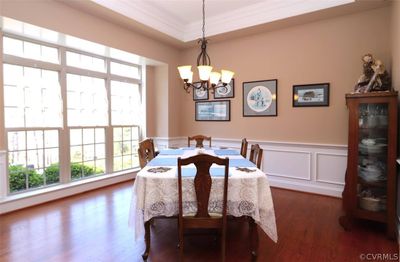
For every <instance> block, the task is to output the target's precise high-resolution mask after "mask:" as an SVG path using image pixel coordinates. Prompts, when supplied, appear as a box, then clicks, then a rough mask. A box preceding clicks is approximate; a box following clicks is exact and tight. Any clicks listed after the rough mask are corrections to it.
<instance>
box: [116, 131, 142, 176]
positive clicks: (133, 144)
mask: <svg viewBox="0 0 400 262" xmlns="http://www.w3.org/2000/svg"><path fill="white" fill-rule="evenodd" d="M113 130H114V166H113V168H114V171H119V170H124V169H129V168H133V167H138V166H139V160H138V156H137V148H138V140H136V139H133V138H136V137H137V136H138V134H134V133H133V132H136V133H138V128H137V127H114V129H113Z"/></svg>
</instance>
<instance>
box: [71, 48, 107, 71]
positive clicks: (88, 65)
mask: <svg viewBox="0 0 400 262" xmlns="http://www.w3.org/2000/svg"><path fill="white" fill-rule="evenodd" d="M67 65H69V66H74V67H79V68H83V69H89V70H93V71H98V72H105V71H106V67H105V61H104V59H100V58H96V57H93V56H88V55H82V54H79V53H74V52H67Z"/></svg>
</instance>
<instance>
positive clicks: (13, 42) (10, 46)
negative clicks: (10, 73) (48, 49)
mask: <svg viewBox="0 0 400 262" xmlns="http://www.w3.org/2000/svg"><path fill="white" fill-rule="evenodd" d="M23 46H24V43H23V42H22V41H21V40H18V39H13V38H9V37H3V52H4V54H8V55H15V56H20V57H21V56H23V54H24V48H23Z"/></svg>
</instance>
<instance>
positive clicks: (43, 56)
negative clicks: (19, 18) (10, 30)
mask: <svg viewBox="0 0 400 262" xmlns="http://www.w3.org/2000/svg"><path fill="white" fill-rule="evenodd" d="M3 39H4V41H3V50H4V51H3V52H4V53H5V54H8V55H14V56H19V57H24V58H28V59H33V60H39V61H44V62H50V63H57V64H58V63H60V61H59V57H58V49H57V48H55V47H50V46H45V45H40V44H36V43H32V42H29V41H23V40H19V39H14V38H10V37H6V36H5V37H3Z"/></svg>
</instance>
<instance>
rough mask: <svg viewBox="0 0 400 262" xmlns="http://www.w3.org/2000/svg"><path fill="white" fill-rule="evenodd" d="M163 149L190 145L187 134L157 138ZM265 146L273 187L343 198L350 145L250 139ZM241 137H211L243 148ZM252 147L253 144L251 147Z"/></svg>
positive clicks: (216, 143) (217, 142) (215, 141)
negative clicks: (348, 146) (185, 135)
mask: <svg viewBox="0 0 400 262" xmlns="http://www.w3.org/2000/svg"><path fill="white" fill-rule="evenodd" d="M154 140H155V142H156V144H157V145H158V147H159V148H160V149H163V148H167V147H171V146H174V147H182V146H186V145H187V137H173V138H166V137H162V138H157V137H156V138H154ZM248 141H249V144H259V145H260V146H261V148H263V149H264V157H263V162H262V165H261V169H262V170H263V171H264V172H265V173H266V174H268V177H269V181H270V184H271V186H275V187H281V188H286V189H291V190H298V191H303V192H309V193H316V194H321V195H328V196H334V197H341V196H342V191H343V188H344V176H345V172H346V166H347V145H331V144H312V143H293V142H275V141H263V140H248ZM240 143H241V139H226V138H212V145H213V146H217V147H218V146H224V147H229V148H236V149H239V148H240ZM249 150H250V146H249Z"/></svg>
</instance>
